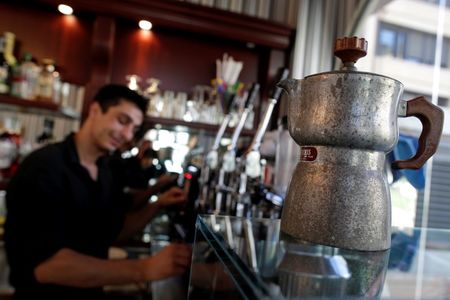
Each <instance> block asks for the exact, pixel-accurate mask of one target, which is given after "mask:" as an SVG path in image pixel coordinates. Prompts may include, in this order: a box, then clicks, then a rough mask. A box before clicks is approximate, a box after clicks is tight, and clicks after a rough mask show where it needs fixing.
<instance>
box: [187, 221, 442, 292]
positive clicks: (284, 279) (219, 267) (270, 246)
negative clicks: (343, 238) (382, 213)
mask: <svg viewBox="0 0 450 300" xmlns="http://www.w3.org/2000/svg"><path fill="white" fill-rule="evenodd" d="M189 299H349V300H351V299H392V300H393V299H396V300H400V299H405V300H406V299H415V300H426V299H430V300H431V299H450V230H438V229H420V228H405V229H400V228H393V230H392V246H391V249H389V250H386V251H380V252H361V251H351V250H345V249H338V248H333V247H328V246H322V245H313V244H310V243H306V242H302V243H301V244H300V243H291V242H288V241H285V240H283V239H282V238H280V220H270V219H245V218H236V217H230V216H214V215H203V216H199V217H198V219H197V223H196V237H195V245H194V254H193V261H192V268H191V276H190V284H189Z"/></svg>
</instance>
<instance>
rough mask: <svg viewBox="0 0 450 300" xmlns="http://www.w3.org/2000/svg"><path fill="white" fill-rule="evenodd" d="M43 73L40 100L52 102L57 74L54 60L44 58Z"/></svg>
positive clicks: (41, 75)
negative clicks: (55, 73) (54, 74)
mask: <svg viewBox="0 0 450 300" xmlns="http://www.w3.org/2000/svg"><path fill="white" fill-rule="evenodd" d="M42 65H43V67H42V71H41V73H40V75H39V80H38V82H39V100H44V101H52V99H53V85H54V79H55V78H54V76H53V73H54V72H55V63H54V61H53V60H52V59H49V58H44V59H43V60H42Z"/></svg>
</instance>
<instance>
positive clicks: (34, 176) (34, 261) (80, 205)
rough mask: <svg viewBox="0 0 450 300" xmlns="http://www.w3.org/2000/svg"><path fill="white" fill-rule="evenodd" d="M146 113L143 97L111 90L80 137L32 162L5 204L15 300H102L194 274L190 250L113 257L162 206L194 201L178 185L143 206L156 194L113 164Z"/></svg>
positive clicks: (174, 247) (95, 104) (99, 98)
mask: <svg viewBox="0 0 450 300" xmlns="http://www.w3.org/2000/svg"><path fill="white" fill-rule="evenodd" d="M146 106H147V101H146V99H145V98H142V97H141V96H140V95H139V94H137V93H135V92H134V91H132V90H130V89H128V88H126V87H124V86H119V85H107V86H105V87H103V88H101V89H100V91H99V92H98V93H97V95H96V96H95V97H94V99H93V101H92V103H91V106H90V108H89V113H88V117H87V119H86V121H85V122H84V123H83V125H82V127H81V129H80V130H79V131H78V132H77V133H75V134H71V135H69V136H68V137H67V138H66V139H65V140H64V141H63V142H59V143H56V144H52V145H49V146H46V147H44V148H41V149H39V150H37V151H36V152H34V153H32V154H30V155H29V156H28V157H27V158H26V159H25V160H24V161H23V163H22V164H21V166H20V167H19V170H18V172H17V174H16V176H15V177H14V178H13V179H12V181H11V183H10V184H9V186H8V190H7V196H6V201H7V210H8V216H7V221H6V224H5V227H6V228H5V246H6V251H7V257H8V261H9V265H10V281H11V284H12V285H13V286H14V288H15V296H14V297H15V299H88V298H89V299H102V298H103V297H104V295H103V292H102V286H105V285H114V284H125V283H136V282H145V281H151V280H159V279H163V278H166V277H170V276H175V275H180V274H182V273H184V272H185V271H186V269H187V268H188V266H189V264H190V257H191V250H190V248H189V247H188V246H187V245H182V244H171V245H169V246H167V247H166V248H164V249H163V250H161V251H160V252H158V253H157V254H156V255H154V256H151V257H148V258H145V259H139V260H131V259H124V260H109V259H108V258H107V253H108V248H109V247H110V246H111V244H112V243H113V242H115V241H116V240H117V239H124V238H128V237H130V236H132V235H133V234H134V233H136V232H137V231H139V230H141V229H142V228H143V227H144V226H145V225H146V224H147V223H148V222H149V220H151V219H152V217H153V216H154V215H155V214H156V213H157V212H158V210H159V209H160V208H162V207H166V206H170V205H173V204H179V203H184V202H185V201H186V195H185V194H184V192H183V190H181V189H179V188H176V187H173V188H171V189H169V190H168V191H166V192H164V193H162V194H160V195H159V197H158V201H156V202H154V203H148V202H147V201H143V199H148V196H149V194H150V192H148V191H143V192H141V193H136V194H133V195H130V194H126V193H125V192H124V189H123V187H124V183H123V181H122V180H121V178H122V177H121V176H117V173H118V170H117V169H116V168H113V167H112V166H111V159H110V158H111V157H110V155H109V154H110V153H111V152H113V151H115V150H117V149H118V148H120V147H121V146H123V145H124V144H125V143H127V142H129V141H131V140H132V138H133V135H134V133H135V131H136V130H137V129H138V128H139V127H140V126H141V124H142V122H143V118H144V114H145V111H146ZM136 202H141V203H145V205H139V206H136V205H133V203H136ZM136 207H139V209H131V208H136Z"/></svg>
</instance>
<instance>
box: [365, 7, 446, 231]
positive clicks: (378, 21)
mask: <svg viewBox="0 0 450 300" xmlns="http://www.w3.org/2000/svg"><path fill="white" fill-rule="evenodd" d="M440 2H442V3H441V4H440ZM364 30H365V33H362V34H363V36H365V37H366V39H367V40H368V41H369V51H368V55H367V57H366V58H365V59H361V60H360V62H358V65H359V69H360V70H366V71H369V72H374V73H378V74H383V75H386V76H390V77H392V78H395V79H397V80H399V81H401V82H402V83H403V84H404V87H405V90H404V94H403V97H402V98H403V99H404V100H409V99H412V98H414V97H416V96H418V95H423V96H425V97H426V98H427V99H429V100H430V101H433V103H435V104H438V105H439V106H440V107H441V108H442V109H443V110H444V112H445V121H444V130H443V136H442V139H441V143H440V146H439V149H438V151H437V153H436V155H435V156H434V159H433V165H432V168H431V174H430V172H424V173H426V174H427V179H429V178H431V185H430V197H429V202H428V200H427V197H424V190H426V189H424V190H418V197H417V205H416V212H415V222H414V223H415V225H416V226H424V225H425V224H424V223H422V221H423V220H424V218H423V216H424V215H423V211H424V207H425V215H427V217H428V221H426V220H425V221H426V222H425V223H426V225H427V226H428V227H437V228H450V187H449V184H448V183H449V182H450V1H448V0H447V1H445V0H443V1H439V0H393V1H389V2H388V3H387V4H386V5H384V6H382V7H381V8H380V9H379V10H378V11H377V12H376V13H374V14H372V15H371V16H370V17H369V18H368V20H367V23H366V26H365V29H364ZM435 63H436V67H435ZM399 127H400V132H401V133H404V134H407V135H412V136H417V137H418V136H419V134H420V132H421V124H420V122H419V121H418V120H417V119H416V118H404V119H399ZM428 165H429V164H428ZM403 190H404V187H403ZM425 194H427V193H426V192H425ZM424 199H425V202H424ZM424 203H429V206H428V204H426V205H424ZM427 207H428V208H429V214H427V213H426V210H427V209H428V208H427ZM395 221H396V220H395V213H394V214H393V223H394V224H395V223H396V222H395Z"/></svg>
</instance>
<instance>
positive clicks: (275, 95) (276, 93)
mask: <svg viewBox="0 0 450 300" xmlns="http://www.w3.org/2000/svg"><path fill="white" fill-rule="evenodd" d="M278 75H279V76H278V78H277V79H276V83H278V82H280V81H282V80H285V79H287V77H288V76H289V69H288V68H281V69H280V71H279V73H278ZM282 92H283V89H282V88H280V87H278V86H275V87H274V89H273V91H272V95H271V96H270V98H269V101H270V102H269V105H268V106H267V109H266V112H265V113H264V118H263V120H262V122H261V123H260V124H259V127H258V129H257V130H256V135H255V137H254V138H253V141H252V143H251V145H250V147H249V150H248V151H246V152H247V153H248V152H249V151H252V150H253V151H258V150H259V148H260V146H261V141H262V139H263V137H264V133H266V130H267V126H269V121H270V119H271V117H272V112H273V109H274V108H275V105H276V104H277V102H278V100H280V98H281V93H282Z"/></svg>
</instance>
